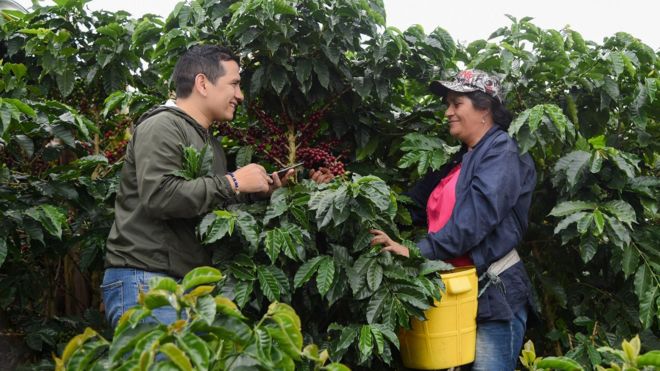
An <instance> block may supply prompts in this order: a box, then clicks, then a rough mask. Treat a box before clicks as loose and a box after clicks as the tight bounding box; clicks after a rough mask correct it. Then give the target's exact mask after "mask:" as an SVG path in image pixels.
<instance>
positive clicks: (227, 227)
mask: <svg viewBox="0 0 660 371" xmlns="http://www.w3.org/2000/svg"><path fill="white" fill-rule="evenodd" d="M210 215H212V216H209V215H207V216H206V217H204V219H205V220H206V218H209V219H211V222H210V224H209V221H208V220H206V221H204V220H203V221H202V224H200V231H199V232H200V235H201V236H202V237H203V240H202V243H203V244H210V243H213V242H215V241H217V240H219V239H221V238H223V237H224V236H226V235H230V236H231V234H232V232H233V231H234V224H235V223H236V215H235V214H234V213H232V212H229V211H226V210H216V211H214V212H213V214H210ZM202 226H204V227H205V230H202Z"/></svg>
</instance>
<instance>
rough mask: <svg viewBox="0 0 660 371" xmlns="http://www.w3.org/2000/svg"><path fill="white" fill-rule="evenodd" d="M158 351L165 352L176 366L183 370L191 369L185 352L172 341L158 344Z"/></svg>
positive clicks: (190, 370)
mask: <svg viewBox="0 0 660 371" xmlns="http://www.w3.org/2000/svg"><path fill="white" fill-rule="evenodd" d="M159 350H160V352H161V353H163V354H165V355H166V356H167V357H168V358H169V359H170V360H172V362H174V364H176V366H177V367H178V368H179V369H180V370H183V371H192V364H191V363H190V359H189V358H188V357H187V356H186V354H185V353H184V352H183V351H182V350H181V348H179V347H178V346H176V345H175V344H172V343H165V344H163V345H161V346H160V349H159Z"/></svg>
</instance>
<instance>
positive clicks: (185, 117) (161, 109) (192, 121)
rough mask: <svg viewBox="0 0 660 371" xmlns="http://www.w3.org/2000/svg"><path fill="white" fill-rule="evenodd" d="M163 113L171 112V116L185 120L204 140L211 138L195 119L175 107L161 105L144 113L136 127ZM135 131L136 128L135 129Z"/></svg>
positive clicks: (136, 122)
mask: <svg viewBox="0 0 660 371" xmlns="http://www.w3.org/2000/svg"><path fill="white" fill-rule="evenodd" d="M163 112H169V113H170V114H173V115H176V116H178V117H180V118H182V119H183V120H185V121H186V122H187V123H188V124H190V125H191V126H192V127H194V128H195V130H196V131H197V133H198V134H199V135H201V136H202V137H203V138H206V137H208V136H209V131H208V130H207V129H205V128H204V127H203V126H202V125H200V124H199V123H198V122H197V121H196V120H195V119H194V118H192V117H191V116H190V115H188V114H187V113H186V112H185V111H183V110H182V109H181V108H179V107H177V106H174V105H171V106H170V105H160V106H155V107H154V108H152V109H150V110H149V111H147V112H145V113H143V114H142V115H141V116H140V118H139V119H137V121H135V126H136V127H137V126H138V125H140V124H141V123H143V122H144V121H145V120H147V119H148V118H151V117H154V116H156V115H158V114H161V113H163ZM134 129H135V128H134Z"/></svg>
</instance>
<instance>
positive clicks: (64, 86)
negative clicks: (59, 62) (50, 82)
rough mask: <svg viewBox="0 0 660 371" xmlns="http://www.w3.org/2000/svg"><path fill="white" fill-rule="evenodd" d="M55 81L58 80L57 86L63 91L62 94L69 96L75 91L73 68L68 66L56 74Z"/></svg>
mask: <svg viewBox="0 0 660 371" xmlns="http://www.w3.org/2000/svg"><path fill="white" fill-rule="evenodd" d="M55 81H56V82H57V88H58V89H59V90H60V93H62V96H63V97H67V96H69V94H71V92H72V91H73V87H74V83H75V74H74V73H73V70H70V69H68V68H67V69H65V70H64V71H62V72H61V73H58V74H57V75H55Z"/></svg>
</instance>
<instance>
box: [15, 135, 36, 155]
mask: <svg viewBox="0 0 660 371" xmlns="http://www.w3.org/2000/svg"><path fill="white" fill-rule="evenodd" d="M14 140H15V141H16V142H17V143H18V145H19V146H21V149H23V151H25V154H26V155H27V157H32V155H33V154H34V142H33V141H32V139H30V137H28V136H27V135H24V134H18V135H16V136H14Z"/></svg>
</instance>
